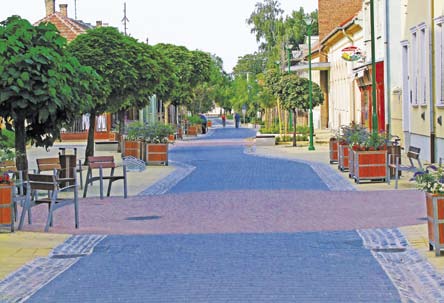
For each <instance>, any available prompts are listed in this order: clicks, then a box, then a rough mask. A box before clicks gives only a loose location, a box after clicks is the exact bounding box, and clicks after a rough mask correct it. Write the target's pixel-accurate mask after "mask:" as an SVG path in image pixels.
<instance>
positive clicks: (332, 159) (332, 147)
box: [329, 138, 338, 164]
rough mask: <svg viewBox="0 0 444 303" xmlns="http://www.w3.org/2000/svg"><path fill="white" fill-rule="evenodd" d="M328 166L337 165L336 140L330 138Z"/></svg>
mask: <svg viewBox="0 0 444 303" xmlns="http://www.w3.org/2000/svg"><path fill="white" fill-rule="evenodd" d="M329 147H330V164H333V163H338V139H336V138H330V141H329Z"/></svg>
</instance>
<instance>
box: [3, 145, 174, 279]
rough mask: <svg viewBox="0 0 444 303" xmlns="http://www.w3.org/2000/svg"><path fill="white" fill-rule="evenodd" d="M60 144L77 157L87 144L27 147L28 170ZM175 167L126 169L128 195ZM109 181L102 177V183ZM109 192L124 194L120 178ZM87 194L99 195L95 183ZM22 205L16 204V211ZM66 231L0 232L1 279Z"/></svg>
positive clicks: (117, 157) (55, 242) (40, 254)
mask: <svg viewBox="0 0 444 303" xmlns="http://www.w3.org/2000/svg"><path fill="white" fill-rule="evenodd" d="M59 147H66V153H67V154H69V153H72V148H74V147H76V148H77V157H78V159H81V160H82V163H83V159H84V155H85V147H86V145H85V144H84V143H81V142H67V143H65V142H64V143H63V144H62V143H56V144H55V145H54V146H53V147H51V148H50V149H49V150H48V151H46V150H45V149H44V148H30V149H28V150H27V153H28V165H29V170H30V171H31V170H33V169H37V164H36V161H35V159H37V158H45V157H57V156H58V152H59ZM95 155H96V156H105V155H112V156H114V159H115V161H116V163H117V165H121V164H122V158H121V156H120V154H119V153H112V152H95ZM121 169H122V168H121V167H120V168H117V169H116V175H117V174H119V173H120V172H121ZM174 171H175V167H174V166H171V165H170V166H147V167H146V169H145V170H144V171H142V172H131V171H130V172H128V173H127V178H128V196H133V195H137V194H138V193H140V192H142V191H143V190H145V189H146V188H148V187H150V186H151V185H152V184H154V183H155V182H157V181H158V180H161V179H163V178H165V177H166V176H168V175H169V174H171V173H172V172H174ZM86 172H87V168H86V167H84V171H83V178H84V179H85V177H86ZM77 180H78V182H80V181H79V178H78V176H77ZM107 184H108V182H107V181H105V186H107ZM111 195H112V196H123V182H115V183H113V185H112V190H111ZM82 197H83V190H82V189H80V186H79V198H80V199H82ZM87 197H99V186H98V184H94V185H93V186H90V187H89V188H88V194H87ZM20 212H21V208H20V207H19V214H20ZM69 236H70V235H69V234H52V233H44V232H43V231H42V232H41V233H39V232H38V233H35V232H20V231H16V232H14V233H8V232H6V233H4V232H1V233H0V280H2V279H3V278H5V277H6V276H7V275H8V274H9V273H12V272H13V271H15V270H17V269H18V268H20V267H21V266H23V265H25V264H26V263H28V262H30V261H32V260H33V259H35V258H38V257H43V256H47V255H48V254H49V252H50V251H51V250H52V249H53V248H55V247H56V246H58V245H59V244H61V243H62V242H64V241H65V240H66V239H67V238H68V237H69Z"/></svg>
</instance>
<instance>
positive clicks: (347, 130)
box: [339, 123, 369, 146]
mask: <svg viewBox="0 0 444 303" xmlns="http://www.w3.org/2000/svg"><path fill="white" fill-rule="evenodd" d="M368 137H369V132H368V130H367V128H365V127H364V126H363V125H361V124H356V123H351V124H350V125H343V126H341V128H340V134H339V141H340V142H345V143H347V144H348V145H350V146H353V145H361V144H364V143H365V142H366V141H367V140H368Z"/></svg>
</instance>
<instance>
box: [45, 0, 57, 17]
mask: <svg viewBox="0 0 444 303" xmlns="http://www.w3.org/2000/svg"><path fill="white" fill-rule="evenodd" d="M45 6H46V16H49V15H52V14H54V13H55V0H45Z"/></svg>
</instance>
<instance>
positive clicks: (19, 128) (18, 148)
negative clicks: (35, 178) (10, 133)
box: [14, 116, 28, 177]
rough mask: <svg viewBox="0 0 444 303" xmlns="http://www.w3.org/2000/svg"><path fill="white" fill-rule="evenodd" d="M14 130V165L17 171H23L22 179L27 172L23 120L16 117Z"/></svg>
mask: <svg viewBox="0 0 444 303" xmlns="http://www.w3.org/2000/svg"><path fill="white" fill-rule="evenodd" d="M14 128H15V164H16V166H17V169H18V170H21V171H23V174H24V177H26V176H27V172H28V157H27V155H26V128H25V119H24V118H23V117H21V116H16V117H15V119H14Z"/></svg>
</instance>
